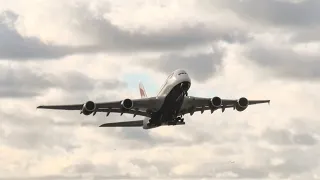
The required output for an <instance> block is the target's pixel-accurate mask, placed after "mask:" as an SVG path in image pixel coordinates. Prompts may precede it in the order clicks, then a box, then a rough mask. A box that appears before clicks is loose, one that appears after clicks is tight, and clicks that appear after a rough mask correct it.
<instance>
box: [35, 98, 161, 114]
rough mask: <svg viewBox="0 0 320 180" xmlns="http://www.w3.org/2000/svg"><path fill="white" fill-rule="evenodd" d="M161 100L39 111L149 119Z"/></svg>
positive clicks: (151, 99)
mask: <svg viewBox="0 0 320 180" xmlns="http://www.w3.org/2000/svg"><path fill="white" fill-rule="evenodd" d="M162 102H163V99H161V98H155V97H151V98H141V99H125V100H123V101H110V102H103V103H94V102H92V101H88V102H86V103H84V104H69V105H41V106H38V107H37V108H39V109H52V110H78V111H80V112H81V113H83V114H85V115H89V114H91V113H93V115H95V113H97V112H106V113H108V114H107V115H109V114H110V113H121V114H123V113H127V114H133V115H134V116H135V115H140V116H145V117H150V114H149V113H148V111H156V110H157V109H158V108H160V107H161V105H162Z"/></svg>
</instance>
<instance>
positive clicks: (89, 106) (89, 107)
mask: <svg viewBox="0 0 320 180" xmlns="http://www.w3.org/2000/svg"><path fill="white" fill-rule="evenodd" d="M95 109H96V104H95V103H94V102H92V101H88V102H86V103H85V104H83V107H82V110H81V112H82V113H83V114H84V115H86V116H88V115H90V114H91V113H93V111H94V110H95Z"/></svg>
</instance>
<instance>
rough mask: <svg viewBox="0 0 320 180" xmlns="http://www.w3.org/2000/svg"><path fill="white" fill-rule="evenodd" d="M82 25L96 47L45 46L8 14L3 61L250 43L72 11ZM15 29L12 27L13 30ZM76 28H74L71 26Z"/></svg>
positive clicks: (238, 36) (194, 28) (237, 36)
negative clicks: (134, 27) (120, 23)
mask: <svg viewBox="0 0 320 180" xmlns="http://www.w3.org/2000/svg"><path fill="white" fill-rule="evenodd" d="M70 12H73V15H74V17H73V18H76V19H77V21H78V22H79V23H78V24H77V25H75V24H73V26H74V28H76V29H77V30H78V31H80V32H82V33H83V35H84V36H88V37H89V38H92V39H93V40H96V44H93V45H88V46H81V47H71V46H58V45H53V44H45V43H43V42H41V40H39V39H38V38H36V37H22V36H21V35H20V34H19V33H18V32H17V31H16V29H15V28H14V23H15V22H16V20H17V18H18V17H19V16H18V15H17V14H15V13H13V12H11V11H6V12H5V13H3V15H2V16H1V17H0V33H1V34H2V35H1V36H0V47H1V48H0V59H53V58H60V57H63V56H67V55H71V54H75V53H95V52H103V51H106V52H114V53H124V52H136V51H172V50H179V49H184V48H187V47H195V46H198V45H203V44H207V43H211V42H213V41H216V40H225V41H228V42H244V41H247V40H248V39H249V37H248V35H247V34H246V33H244V32H239V31H237V32H233V31H231V30H226V29H220V28H218V27H215V28H208V27H207V26H205V25H204V24H199V23H198V24H195V25H190V24H185V25H183V26H181V27H177V28H176V29H174V28H168V29H163V30H161V31H160V32H153V33H151V32H143V30H139V31H134V32H131V31H128V30H123V29H121V28H119V27H117V26H116V25H113V24H112V23H111V22H110V21H109V20H108V19H105V18H103V16H102V15H100V16H94V15H93V14H92V13H91V12H89V11H88V9H87V8H86V7H83V6H79V7H76V8H71V9H70ZM10 26H11V27H10ZM70 26H72V24H71V25H70Z"/></svg>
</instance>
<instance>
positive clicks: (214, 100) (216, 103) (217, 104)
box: [210, 96, 222, 108]
mask: <svg viewBox="0 0 320 180" xmlns="http://www.w3.org/2000/svg"><path fill="white" fill-rule="evenodd" d="M210 101H211V104H212V106H213V107H216V108H218V107H221V105H222V100H221V98H219V97H217V96H216V97H213V98H212V99H211V100H210Z"/></svg>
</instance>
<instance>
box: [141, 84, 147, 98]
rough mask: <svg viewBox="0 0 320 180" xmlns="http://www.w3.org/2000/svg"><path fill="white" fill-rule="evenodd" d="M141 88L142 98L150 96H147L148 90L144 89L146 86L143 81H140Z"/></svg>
mask: <svg viewBox="0 0 320 180" xmlns="http://www.w3.org/2000/svg"><path fill="white" fill-rule="evenodd" d="M139 90H140V95H141V98H146V97H148V96H147V93H146V90H145V89H144V86H143V84H142V83H141V81H140V82H139Z"/></svg>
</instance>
